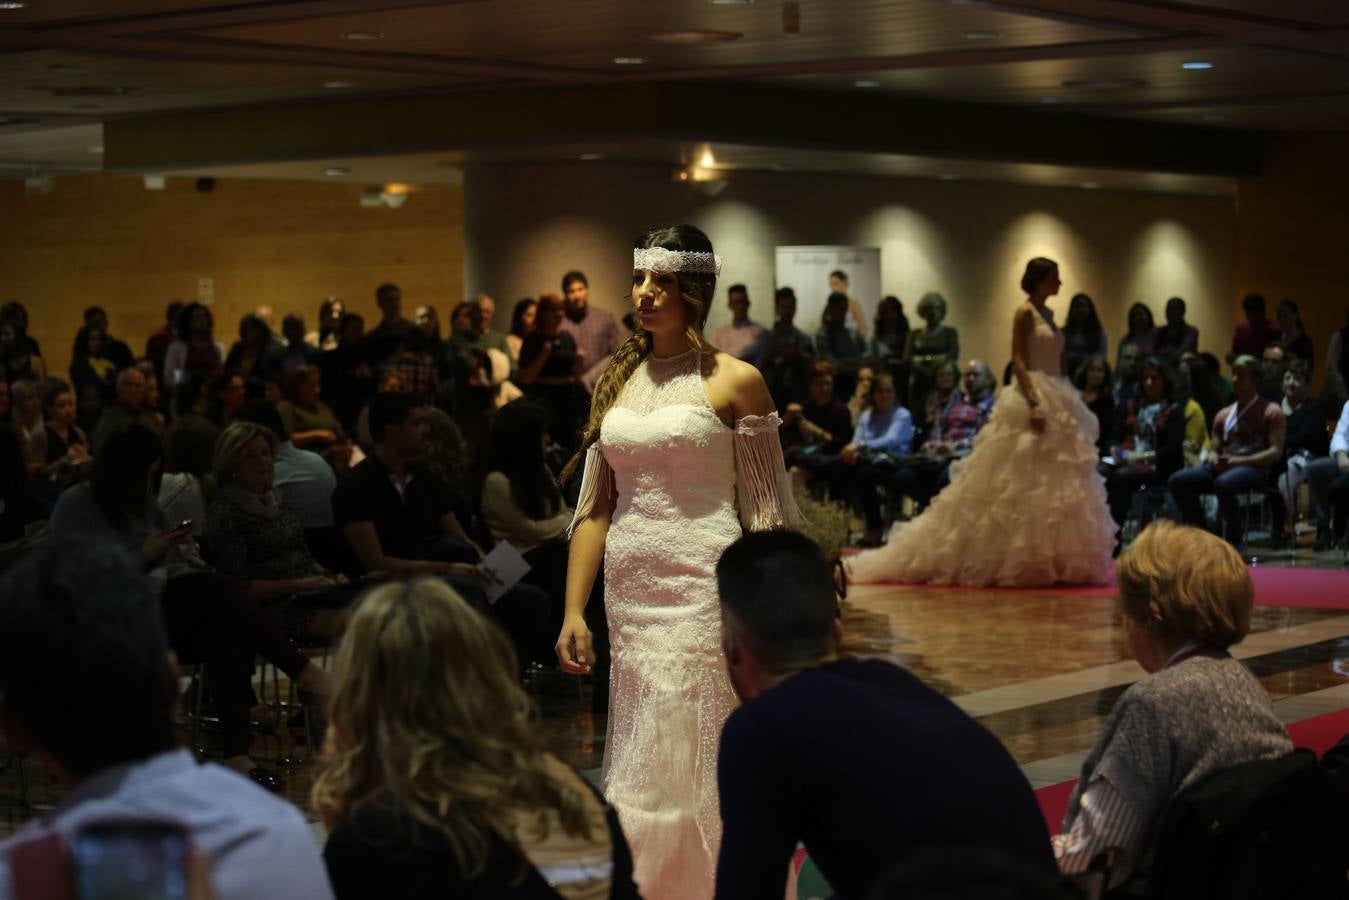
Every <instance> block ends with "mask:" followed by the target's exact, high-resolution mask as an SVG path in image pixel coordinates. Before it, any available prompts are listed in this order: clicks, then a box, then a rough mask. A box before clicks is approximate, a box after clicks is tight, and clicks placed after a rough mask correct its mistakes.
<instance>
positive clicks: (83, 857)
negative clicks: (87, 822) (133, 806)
mask: <svg viewBox="0 0 1349 900" xmlns="http://www.w3.org/2000/svg"><path fill="white" fill-rule="evenodd" d="M189 853H190V847H189V845H188V840H187V836H186V835H185V834H184V833H183V832H182V830H180V829H178V828H175V827H174V826H172V825H167V824H160V823H139V822H132V823H116V824H111V823H110V824H99V825H92V826H88V827H85V828H82V829H81V830H80V831H78V832H76V834H75V836H74V838H73V839H72V841H71V847H70V859H71V864H72V866H71V868H72V871H73V875H74V882H75V897H76V898H77V900H187V896H188V884H189V879H188V856H189Z"/></svg>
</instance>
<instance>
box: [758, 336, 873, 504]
mask: <svg viewBox="0 0 1349 900" xmlns="http://www.w3.org/2000/svg"><path fill="white" fill-rule="evenodd" d="M835 371H836V370H835V368H834V364H833V363H831V362H829V361H827V360H823V359H819V360H816V361H815V362H813V363H811V364H810V370H809V387H810V399H809V400H808V401H807V402H806V403H805V404H801V403H792V404H789V405H788V406H787V409H786V411H785V412H784V414H783V416H782V427H781V429H780V430H779V432H778V434H779V436H780V437H781V439H782V451H783V460H784V462H786V464H787V469H788V471H790V472H791V473H792V476H793V478H794V479H796V480H797V481H798V482H802V483H804V482H805V481H807V480H809V478H810V477H812V476H814V475H817V474H818V475H824V476H826V477H829V476H831V475H832V476H834V477H835V478H836V477H837V476H838V475H840V474H843V471H842V469H841V468H840V467H838V466H834V465H832V463H834V462H835V461H836V460H837V459H838V453H839V451H840V450H842V449H843V447H844V445H846V444H847V443H848V439H849V438H851V437H852V432H853V423H852V416H851V415H849V413H848V407H847V406H846V405H845V404H844V403H843V401H842V400H839V399H838V398H837V397H835V396H834V372H835ZM867 371H868V372H870V369H868V370H867ZM867 382H868V384H870V382H871V377H870V376H868V378H867ZM847 485H848V483H847V480H846V478H845V479H843V480H842V481H841V482H831V484H830V493H831V495H832V496H833V499H834V500H843V499H844V498H846V497H847V496H848V494H847V490H848V486H847Z"/></svg>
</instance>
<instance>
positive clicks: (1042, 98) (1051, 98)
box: [1040, 97, 1063, 105]
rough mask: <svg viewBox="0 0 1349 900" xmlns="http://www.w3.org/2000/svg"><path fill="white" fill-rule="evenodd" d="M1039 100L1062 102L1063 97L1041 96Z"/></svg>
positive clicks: (1052, 102)
mask: <svg viewBox="0 0 1349 900" xmlns="http://www.w3.org/2000/svg"><path fill="white" fill-rule="evenodd" d="M1040 102H1041V103H1045V104H1051V105H1052V104H1054V103H1062V102H1063V99H1062V98H1060V97H1041V98H1040Z"/></svg>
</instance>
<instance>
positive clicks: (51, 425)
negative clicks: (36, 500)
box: [42, 380, 92, 496]
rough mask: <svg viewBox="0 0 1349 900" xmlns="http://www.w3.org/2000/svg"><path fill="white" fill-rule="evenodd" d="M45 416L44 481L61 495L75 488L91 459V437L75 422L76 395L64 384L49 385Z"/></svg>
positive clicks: (55, 492)
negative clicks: (45, 450)
mask: <svg viewBox="0 0 1349 900" xmlns="http://www.w3.org/2000/svg"><path fill="white" fill-rule="evenodd" d="M42 414H43V419H44V420H45V421H46V423H47V456H46V458H45V459H44V463H45V468H44V469H43V476H44V480H45V481H46V483H47V485H49V486H50V487H51V488H53V490H52V491H51V493H50V495H51V496H55V495H56V494H59V493H60V492H61V491H62V490H64V489H65V488H66V487H68V486H69V485H71V484H73V483H74V482H75V481H76V480H77V479H78V478H79V477H80V476H81V475H82V474H83V472H84V467H85V466H86V465H87V464H88V463H89V462H90V460H91V459H92V455H91V451H90V448H89V437H88V436H87V435H86V434H85V433H84V430H83V429H82V428H80V426H79V425H78V424H76V422H75V393H74V392H73V391H72V390H71V389H70V385H68V384H66V383H65V382H64V381H59V380H53V381H49V382H47V387H46V391H45V393H43V395H42Z"/></svg>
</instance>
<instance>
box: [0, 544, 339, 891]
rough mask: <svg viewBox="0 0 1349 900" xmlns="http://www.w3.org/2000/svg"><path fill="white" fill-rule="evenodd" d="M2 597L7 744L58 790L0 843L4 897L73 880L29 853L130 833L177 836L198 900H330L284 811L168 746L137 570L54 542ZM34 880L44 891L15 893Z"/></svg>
mask: <svg viewBox="0 0 1349 900" xmlns="http://www.w3.org/2000/svg"><path fill="white" fill-rule="evenodd" d="M0 596H3V597H4V598H5V602H4V603H3V604H0V692H3V694H4V716H3V720H2V721H3V727H4V732H5V736H6V738H7V739H8V741H9V746H10V748H11V749H14V750H17V751H18V752H19V753H23V754H27V755H32V756H33V757H34V758H36V759H40V760H41V761H42V763H43V765H44V766H45V767H46V768H47V769H49V770H50V772H51V774H52V776H53V777H54V778H55V779H56V781H57V782H58V783H59V784H61V786H62V787H63V788H64V789H65V791H66V797H65V799H64V800H63V801H62V802H61V804H60V805H59V806H58V807H56V809H55V811H53V812H51V813H48V814H46V815H43V816H42V817H40V818H35V819H32V820H30V821H29V822H28V823H27V824H26V825H24V826H23V827H22V828H20V829H19V831H18V832H17V833H16V834H14V835H13V836H12V837H10V838H8V839H7V840H6V841H5V842H4V843H3V844H0V881H2V882H3V883H4V884H6V885H8V887H9V889H10V890H12V891H13V892H14V894H15V895H17V896H57V895H58V888H57V885H58V884H60V883H61V880H62V879H63V878H64V879H69V878H70V877H71V876H70V874H69V873H70V870H69V869H64V871H60V870H58V869H56V866H57V865H62V864H63V863H65V860H64V859H61V857H60V856H57V855H56V854H52V855H51V857H50V858H53V860H54V865H53V869H52V870H51V871H48V872H41V873H33V872H32V870H31V869H30V868H29V867H28V866H22V867H21V866H20V865H18V864H17V863H16V857H17V855H18V854H19V853H21V852H22V851H23V848H24V846H25V845H28V844H29V843H30V842H33V841H41V840H44V839H53V838H54V839H59V840H60V842H61V844H62V845H64V847H65V848H67V849H68V848H70V847H71V846H72V845H73V844H74V842H75V840H76V838H77V836H78V835H79V833H80V831H81V829H83V828H86V827H94V826H100V825H105V826H106V825H115V824H118V823H128V822H140V823H164V824H166V825H168V826H170V827H172V828H174V829H178V830H181V831H182V832H183V834H184V836H185V837H186V838H187V840H188V841H189V843H190V845H191V850H192V853H193V856H194V857H196V859H195V860H194V861H193V862H192V863H191V864H192V865H201V866H203V867H204V868H205V871H206V878H207V880H208V882H209V891H208V892H207V894H202V895H200V896H206V895H208V894H209V896H211V897H215V898H219V900H245V898H249V900H251V898H255V897H264V896H284V897H294V898H306V900H327V898H331V897H332V889H331V888H330V886H329V884H328V878H327V873H326V872H325V871H324V868H323V866H322V864H321V861H320V859H319V854H318V850H317V848H316V847H315V845H314V838H313V834H312V832H311V831H310V828H309V826H308V825H307V824H306V823H305V820H304V817H303V816H301V815H300V813H299V811H298V810H296V809H295V807H293V806H291V805H290V804H289V803H286V802H284V801H282V800H279V799H276V798H274V797H271V796H269V795H268V794H267V793H266V792H264V791H262V790H260V789H259V788H258V787H257V786H255V785H252V784H249V783H248V782H247V781H245V780H244V779H242V778H240V777H239V775H238V774H236V773H234V772H231V771H228V770H227V769H225V768H222V767H220V766H216V765H211V764H206V765H200V764H198V762H197V761H196V760H195V759H194V758H193V757H192V752H191V751H190V750H188V749H186V748H181V747H178V746H176V743H177V742H176V740H175V738H174V730H173V706H174V699H175V697H176V695H177V693H178V671H177V667H176V665H175V664H174V662H173V659H172V657H171V655H170V650H169V648H170V646H171V642H170V641H169V640H168V638H167V637H166V635H165V630H164V626H163V624H162V623H161V621H160V615H159V611H158V609H157V604H156V603H155V600H154V594H153V591H152V589H151V587H150V584H149V582H148V581H147V580H146V578H145V575H144V574H143V572H142V571H141V569H140V559H139V558H137V557H136V556H135V555H134V554H131V553H128V552H127V551H125V550H123V549H121V548H118V547H115V546H113V545H110V544H100V543H93V544H89V543H78V544H77V543H74V542H71V541H61V542H58V543H56V544H55V545H53V546H50V547H46V548H43V549H40V550H38V551H36V552H34V553H33V554H32V555H31V556H30V557H29V558H27V559H25V560H23V561H22V562H21V563H20V564H19V565H18V566H17V567H16V568H15V569H14V570H13V571H12V572H10V573H9V575H8V576H7V577H6V578H5V580H4V581H3V583H2V584H0ZM53 660H60V661H61V662H60V664H59V665H53V664H52V662H53ZM38 671H40V672H43V673H44V674H43V675H42V677H41V678H34V677H33V673H34V672H38ZM62 856H64V854H62ZM30 858H31V857H30ZM56 860H60V862H56ZM134 862H135V861H134V860H133V859H130V858H128V859H126V860H123V861H122V863H123V864H124V865H126V866H132V865H133V864H134ZM33 874H37V875H39V876H40V877H42V880H41V881H40V882H38V883H28V884H25V883H24V882H23V879H24V878H26V877H27V876H29V875H33ZM67 883H68V882H67ZM104 887H107V888H108V890H109V891H110V892H112V893H116V892H115V890H114V889H113V888H112V887H110V886H105V885H98V886H96V889H95V892H96V893H100V892H101V890H102V888H104ZM72 893H73V891H72ZM182 896H187V895H186V894H183V895H182ZM192 896H198V894H192Z"/></svg>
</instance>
